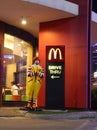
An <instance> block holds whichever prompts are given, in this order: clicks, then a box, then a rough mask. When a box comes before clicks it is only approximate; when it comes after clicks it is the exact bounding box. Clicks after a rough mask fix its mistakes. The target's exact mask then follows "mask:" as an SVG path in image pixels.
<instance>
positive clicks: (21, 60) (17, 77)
mask: <svg viewBox="0 0 97 130" xmlns="http://www.w3.org/2000/svg"><path fill="white" fill-rule="evenodd" d="M32 57H33V47H32V46H31V45H30V44H29V43H27V42H26V41H23V40H22V39H19V38H17V37H14V36H11V35H8V34H5V35H4V61H3V63H4V75H3V76H4V78H3V79H4V81H3V82H4V88H3V100H5V101H25V100H26V96H25V93H26V68H27V66H29V65H31V64H32V60H31V59H32ZM12 81H14V82H15V84H16V85H17V87H18V88H19V89H18V95H12V91H11V87H12V85H11V82H12Z"/></svg>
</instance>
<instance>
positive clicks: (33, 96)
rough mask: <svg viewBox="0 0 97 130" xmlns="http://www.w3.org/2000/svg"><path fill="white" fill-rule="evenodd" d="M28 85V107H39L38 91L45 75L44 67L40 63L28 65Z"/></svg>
mask: <svg viewBox="0 0 97 130" xmlns="http://www.w3.org/2000/svg"><path fill="white" fill-rule="evenodd" d="M27 76H28V79H27V85H26V96H27V99H28V105H27V106H28V107H33V108H36V107H37V98H38V93H39V90H40V87H41V84H42V77H43V76H44V71H43V68H42V67H41V66H40V65H35V64H33V65H32V66H30V67H28V71H27Z"/></svg>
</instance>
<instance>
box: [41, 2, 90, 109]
mask: <svg viewBox="0 0 97 130" xmlns="http://www.w3.org/2000/svg"><path fill="white" fill-rule="evenodd" d="M72 1H75V3H78V4H79V7H80V10H79V15H78V16H76V17H73V18H67V19H62V20H57V21H51V22H45V23H41V24H40V32H39V57H40V60H41V65H43V66H44V68H46V67H45V65H46V63H45V61H46V56H45V54H46V46H47V45H58V46H59V45H64V46H65V54H64V55H65V86H64V87H65V97H64V98H65V107H69V108H70V107H72V108H87V107H88V105H87V102H88V99H87V98H88V4H89V1H88V0H84V1H82V0H72ZM76 1H77V2H76ZM45 70H46V69H45ZM45 73H46V72H45ZM45 89H46V83H45V78H44V79H43V85H42V88H41V90H40V94H39V105H40V106H45Z"/></svg>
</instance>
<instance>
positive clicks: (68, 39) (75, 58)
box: [0, 0, 97, 109]
mask: <svg viewBox="0 0 97 130" xmlns="http://www.w3.org/2000/svg"><path fill="white" fill-rule="evenodd" d="M68 1H70V2H73V3H76V4H77V5H79V14H78V15H77V16H74V17H70V18H63V19H58V20H54V21H48V22H43V23H42V22H41V23H40V26H39V42H38V44H39V45H38V50H39V51H38V52H39V58H40V62H41V65H42V66H43V67H44V70H45V76H44V78H43V82H42V87H41V90H40V92H39V98H38V105H39V106H40V107H44V108H47V109H64V108H82V109H91V108H92V107H93V104H92V99H93V98H92V88H93V87H95V86H97V72H96V71H97V63H96V61H97V59H96V57H97V54H96V53H97V36H96V35H95V34H97V23H96V22H94V21H92V0H85V1H81V0H77V1H76V0H68ZM2 25H3V26H2ZM0 32H1V33H0V49H1V50H0V68H1V69H0V74H1V76H0V91H1V95H0V96H1V97H2V98H0V104H1V105H2V101H3V102H5V103H7V102H16V101H18V102H25V101H26V100H27V99H26V95H25V94H26V67H27V66H29V65H30V64H32V60H31V59H32V58H33V57H34V56H35V55H36V51H37V39H36V38H34V37H33V36H32V35H30V34H28V33H27V32H24V31H22V30H20V29H17V28H15V27H12V26H10V25H7V24H5V23H2V22H1V24H0ZM91 34H92V35H91ZM92 79H93V80H96V82H94V81H92ZM12 81H15V82H16V84H17V86H18V88H19V91H18V94H17V96H14V95H13V94H12V89H11V82H12Z"/></svg>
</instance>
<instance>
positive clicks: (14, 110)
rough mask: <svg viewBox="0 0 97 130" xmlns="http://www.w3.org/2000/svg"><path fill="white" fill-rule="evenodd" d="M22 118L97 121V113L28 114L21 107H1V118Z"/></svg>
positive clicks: (46, 112) (55, 112)
mask: <svg viewBox="0 0 97 130" xmlns="http://www.w3.org/2000/svg"><path fill="white" fill-rule="evenodd" d="M3 117H4V118H8V117H18V118H19V117H21V118H25V119H26V118H32V119H43V120H61V119H91V118H92V119H95V118H97V111H81V112H68V110H64V111H63V110H43V111H40V112H32V111H30V112H28V111H23V110H20V108H19V107H1V108H0V118H3Z"/></svg>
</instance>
